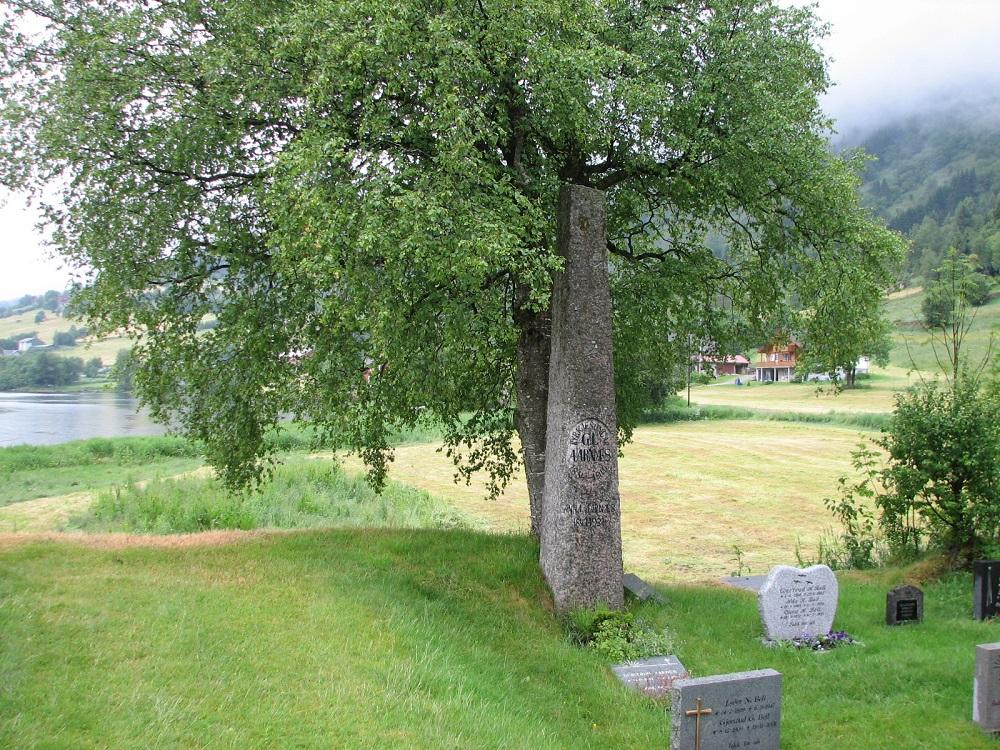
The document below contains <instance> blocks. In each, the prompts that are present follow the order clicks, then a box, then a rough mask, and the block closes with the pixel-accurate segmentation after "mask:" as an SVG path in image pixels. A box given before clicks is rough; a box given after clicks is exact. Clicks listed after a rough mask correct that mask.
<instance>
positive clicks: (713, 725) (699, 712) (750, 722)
mask: <svg viewBox="0 0 1000 750" xmlns="http://www.w3.org/2000/svg"><path fill="white" fill-rule="evenodd" d="M671 694H672V697H673V701H672V706H671V709H672V710H671V719H670V750H730V749H731V748H752V750H778V747H779V744H780V741H781V673H780V672H776V671H774V670H773V669H760V670H757V671H754V672H735V673H733V674H720V675H715V676H712V677H697V678H693V679H687V680H675V681H674V686H673V688H672V690H671Z"/></svg>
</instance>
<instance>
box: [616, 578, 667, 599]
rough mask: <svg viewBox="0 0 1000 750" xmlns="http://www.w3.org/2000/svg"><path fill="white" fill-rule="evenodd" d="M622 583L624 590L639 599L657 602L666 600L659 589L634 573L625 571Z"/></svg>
mask: <svg viewBox="0 0 1000 750" xmlns="http://www.w3.org/2000/svg"><path fill="white" fill-rule="evenodd" d="M622 584H623V585H624V586H625V590H626V591H628V592H629V593H630V594H632V595H633V596H635V597H636V598H637V599H639V601H643V602H648V601H654V602H656V603H657V604H666V603H667V600H666V599H664V598H663V595H662V594H661V593H660V592H659V591H657V590H656V589H654V588H653V587H652V586H650V585H649V584H648V583H646V582H645V581H644V580H642V579H641V578H639V576H637V575H636V574H635V573H626V574H625V575H624V576H622Z"/></svg>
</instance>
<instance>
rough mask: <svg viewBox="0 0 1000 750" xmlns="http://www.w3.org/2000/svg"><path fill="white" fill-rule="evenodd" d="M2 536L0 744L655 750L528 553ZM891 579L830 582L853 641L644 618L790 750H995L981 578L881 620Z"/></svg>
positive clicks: (715, 611) (432, 534)
mask: <svg viewBox="0 0 1000 750" xmlns="http://www.w3.org/2000/svg"><path fill="white" fill-rule="evenodd" d="M159 539H160V540H161V542H162V543H160V544H155V545H153V544H149V545H148V546H127V545H123V544H120V543H119V542H118V540H117V538H114V539H110V538H108V537H103V536H96V537H91V538H90V541H89V542H83V543H54V542H38V541H32V542H27V543H26V542H25V541H24V537H16V538H14V539H12V538H11V537H4V538H3V540H2V541H0V632H3V633H4V638H3V639H0V746H2V747H11V748H19V749H20V748H25V749H28V748H108V747H115V748H119V747H121V748H131V747H160V748H190V747H212V748H289V747H298V748H373V749H374V748H400V749H404V748H405V749H410V748H463V749H464V748H511V749H515V748H518V749H519V748H543V749H544V748H552V749H553V750H556V749H558V750H563V749H564V748H623V749H624V748H629V749H638V748H650V749H653V748H657V749H660V748H664V747H666V746H667V745H668V737H669V718H668V712H667V710H666V708H665V707H664V706H662V705H657V704H655V703H653V702H651V701H649V700H646V699H643V698H640V697H637V696H635V695H633V694H631V693H629V692H627V691H626V690H625V689H624V688H622V687H621V686H619V685H618V684H617V683H616V682H615V680H614V679H613V678H612V676H611V675H610V674H609V672H608V670H607V667H606V665H605V664H604V663H602V662H601V661H600V659H599V658H598V657H597V656H596V654H594V653H593V652H590V651H585V650H581V649H579V648H577V647H575V646H573V645H571V644H570V642H569V640H568V638H567V637H566V635H565V632H564V630H563V629H562V627H561V626H560V624H559V623H558V622H557V620H556V619H555V618H553V617H552V615H551V612H550V610H549V608H548V601H549V600H548V596H547V593H546V591H545V587H544V585H543V582H542V580H541V578H540V575H539V572H538V566H537V548H536V546H535V545H534V543H533V542H532V541H530V540H529V539H528V538H527V537H525V536H510V535H503V534H483V533H475V532H470V531H460V530H451V531H430V530H338V531H316V532H296V533H294V534H277V535H275V534H270V535H264V536H260V535H256V536H249V537H243V538H241V537H235V538H234V537H232V536H230V537H228V538H226V539H224V540H222V541H223V542H224V543H218V542H219V540H218V539H212V538H210V539H209V540H207V541H209V542H216V543H214V544H212V543H209V544H201V545H199V544H197V539H198V537H197V536H195V537H181V538H177V537H161V538H159ZM890 584H891V580H890V579H888V578H885V577H883V578H866V577H863V576H858V575H841V598H840V609H839V613H838V617H837V621H836V626H837V627H840V628H845V629H847V630H848V631H850V632H851V633H852V634H853V635H854V636H855V637H857V638H859V639H860V640H861V641H863V643H864V645H863V646H856V647H851V648H843V649H838V650H836V651H833V652H831V653H826V654H817V653H812V652H806V653H802V652H794V651H786V650H783V649H777V650H775V649H768V648H765V647H764V646H763V645H762V644H761V642H760V638H761V635H762V633H761V627H760V619H759V616H758V615H757V608H756V602H755V599H754V597H753V596H752V595H750V594H748V593H746V592H742V591H737V590H733V589H728V588H719V587H711V586H704V587H689V586H676V587H674V586H668V587H664V588H663V591H664V593H665V595H666V597H667V602H668V603H667V605H666V606H665V607H662V608H652V607H651V606H650V605H646V606H645V609H644V611H643V614H644V615H645V616H647V617H650V618H652V619H654V620H655V621H656V622H658V623H663V624H667V625H668V626H669V627H670V628H671V629H672V630H673V631H674V632H675V634H676V637H677V643H678V648H677V651H678V656H679V657H680V658H681V660H682V661H683V662H684V664H685V665H686V666H687V667H688V669H690V670H691V671H692V672H693V673H694V674H695V675H708V674H715V673H722V672H730V671H739V670H746V669H756V668H765V667H771V668H775V669H777V670H778V671H779V672H781V673H782V674H783V676H784V688H783V704H782V747H783V748H785V749H786V750H814V749H815V748H821V747H823V748H826V747H829V748H837V749H838V750H880V749H882V748H884V749H885V750H890V749H891V750H897V749H898V748H907V749H908V750H921V749H924V750H942V749H944V748H948V749H950V748H969V749H977V748H984V749H985V748H992V747H995V743H994V742H993V741H991V740H989V739H987V738H986V737H985V736H984V735H983V734H982V733H981V732H980V730H979V729H978V728H977V727H975V726H974V725H973V724H972V723H971V722H970V720H969V715H970V710H971V709H970V706H971V676H972V669H973V660H974V656H973V654H974V646H975V644H976V643H982V642H988V641H992V640H997V635H998V634H997V632H996V630H997V625H995V624H988V623H981V622H974V621H972V620H971V618H970V616H969V608H970V591H969V589H970V581H969V578H968V576H955V577H951V578H948V579H946V580H945V581H944V582H942V583H932V584H928V585H927V586H926V594H927V599H926V611H925V615H926V620H925V624H923V625H920V626H910V627H905V628H895V629H891V628H887V627H886V626H885V625H883V624H882V618H883V609H884V596H885V591H886V587H887V586H888V585H890Z"/></svg>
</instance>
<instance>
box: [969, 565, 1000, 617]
mask: <svg viewBox="0 0 1000 750" xmlns="http://www.w3.org/2000/svg"><path fill="white" fill-rule="evenodd" d="M997 615H1000V560H977V561H976V562H974V563H972V616H973V617H974V618H976V619H977V620H986V619H988V618H990V617H996V616H997Z"/></svg>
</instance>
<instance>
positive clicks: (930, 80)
mask: <svg viewBox="0 0 1000 750" xmlns="http://www.w3.org/2000/svg"><path fill="white" fill-rule="evenodd" d="M780 2H781V4H782V5H786V6H789V5H802V4H804V3H803V2H801V0H780ZM817 5H818V13H819V16H820V18H822V19H823V20H825V21H827V22H829V23H830V24H831V30H830V36H829V37H828V39H827V40H826V41H825V42H824V44H823V47H824V51H825V52H826V54H827V56H829V57H831V58H832V63H831V66H830V72H831V76H832V78H833V81H834V83H835V85H834V87H833V89H832V90H831V91H830V93H829V94H828V95H827V96H826V98H825V99H824V106H825V108H826V110H827V111H828V112H829V113H830V114H831V115H833V116H834V117H835V118H837V120H838V125H837V129H838V130H839V131H840V132H841V133H849V132H850V131H851V130H852V128H854V127H856V126H859V125H869V124H872V123H873V122H877V121H878V120H881V119H885V118H888V117H891V116H892V115H894V114H897V113H899V112H901V111H905V110H906V109H908V108H910V107H911V106H913V104H914V103H918V102H920V101H923V100H927V99H933V100H935V101H938V102H940V101H942V99H943V98H945V97H946V96H948V95H950V94H953V93H954V92H955V91H956V90H958V89H959V88H962V87H965V86H966V85H968V84H971V85H973V86H977V87H980V88H981V89H985V88H986V86H987V83H993V84H997V82H1000V55H998V54H997V52H996V50H997V49H998V48H1000V0H820V2H818V3H817ZM993 90H994V91H995V90H997V89H996V86H995V85H994V87H993ZM0 202H5V203H6V205H5V206H3V207H2V208H0V228H2V232H0V258H2V259H3V264H2V273H0V300H5V299H9V298H12V297H17V296H20V295H22V294H26V293H40V292H43V291H45V290H46V289H52V288H54V289H62V288H64V287H65V286H66V284H67V283H68V281H69V278H70V276H69V273H68V271H67V270H66V269H64V268H62V269H61V265H62V264H61V263H60V262H59V261H58V260H55V259H53V258H52V257H51V256H50V255H49V254H48V253H47V251H46V250H44V249H43V243H42V240H41V237H40V235H39V234H38V233H37V232H36V231H35V229H34V228H33V225H34V223H35V216H34V214H33V212H31V211H30V210H28V209H27V208H26V207H25V205H24V200H23V199H22V198H21V197H19V196H11V195H9V194H7V193H5V192H3V191H2V188H0Z"/></svg>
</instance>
